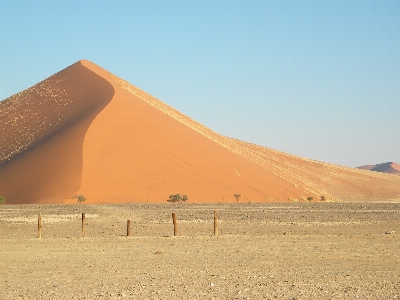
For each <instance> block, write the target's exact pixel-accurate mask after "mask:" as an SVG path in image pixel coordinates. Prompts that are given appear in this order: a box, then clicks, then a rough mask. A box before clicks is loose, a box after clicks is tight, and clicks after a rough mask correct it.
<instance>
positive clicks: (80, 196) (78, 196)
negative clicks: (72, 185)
mask: <svg viewBox="0 0 400 300" xmlns="http://www.w3.org/2000/svg"><path fill="white" fill-rule="evenodd" d="M71 199H78V203H79V204H81V203H82V202H84V201H86V198H85V196H83V195H74V196H72V197H71Z"/></svg>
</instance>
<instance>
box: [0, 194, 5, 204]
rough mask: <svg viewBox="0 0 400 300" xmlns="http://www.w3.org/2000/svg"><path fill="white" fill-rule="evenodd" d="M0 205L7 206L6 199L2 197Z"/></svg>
mask: <svg viewBox="0 0 400 300" xmlns="http://www.w3.org/2000/svg"><path fill="white" fill-rule="evenodd" d="M0 204H6V198H4V197H3V196H0Z"/></svg>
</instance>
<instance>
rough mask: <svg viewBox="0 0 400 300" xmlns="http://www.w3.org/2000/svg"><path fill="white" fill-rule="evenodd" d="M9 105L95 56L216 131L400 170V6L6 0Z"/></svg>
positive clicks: (0, 16) (3, 82)
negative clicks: (15, 97) (391, 165)
mask: <svg viewBox="0 0 400 300" xmlns="http://www.w3.org/2000/svg"><path fill="white" fill-rule="evenodd" d="M0 24H1V26H0V99H5V98H7V97H9V96H11V95H13V94H15V93H17V92H19V91H21V90H23V89H26V88H28V87H30V86H32V85H34V84H35V83H37V82H39V81H41V80H43V79H45V78H46V77H48V76H50V75H52V74H54V73H55V72H57V71H59V70H61V69H63V68H65V67H67V66H68V65H71V64H72V63H74V62H76V61H78V60H80V59H82V58H85V59H88V60H90V61H93V62H94V63H96V64H98V65H100V66H102V67H104V68H105V69H107V70H109V71H110V72H112V73H114V74H116V75H118V76H120V77H122V78H124V79H126V80H128V81H129V82H130V83H132V84H134V85H136V86H138V87H140V88H141V89H143V90H145V91H147V92H148V93H150V94H152V95H154V96H155V97H157V98H159V99H160V100H162V101H164V102H165V103H167V104H169V105H171V106H173V107H175V108H176V109H178V110H180V111H181V112H183V113H185V114H186V115H188V116H190V117H192V118H193V119H195V120H197V121H199V122H201V123H203V124H204V125H206V126H208V127H210V128H211V129H213V130H214V131H217V132H218V133H221V134H223V135H227V136H230V137H234V138H238V139H242V140H245V141H248V142H252V143H256V144H259V145H263V146H266V147H270V148H274V149H277V150H281V151H285V152H288V153H292V154H296V155H300V156H304V157H307V158H312V159H316V160H320V161H325V162H331V163H337V164H341V165H347V166H353V167H355V166H359V165H363V164H375V163H380V162H387V161H395V162H398V163H400V118H399V117H400V1H165V0H164V1H118V0H114V1H62V0H59V1H39V0H37V1H18V0H13V1H5V0H0Z"/></svg>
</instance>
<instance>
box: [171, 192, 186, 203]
mask: <svg viewBox="0 0 400 300" xmlns="http://www.w3.org/2000/svg"><path fill="white" fill-rule="evenodd" d="M188 200H189V199H188V196H186V195H185V194H182V195H181V194H175V195H169V199H168V200H167V201H168V202H171V203H178V202H186V201H188Z"/></svg>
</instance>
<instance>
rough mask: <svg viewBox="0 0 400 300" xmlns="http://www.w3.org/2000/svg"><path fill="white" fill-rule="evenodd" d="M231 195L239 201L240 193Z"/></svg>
mask: <svg viewBox="0 0 400 300" xmlns="http://www.w3.org/2000/svg"><path fill="white" fill-rule="evenodd" d="M233 196H234V197H235V198H236V202H239V199H240V198H242V195H241V194H234V195H233Z"/></svg>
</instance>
